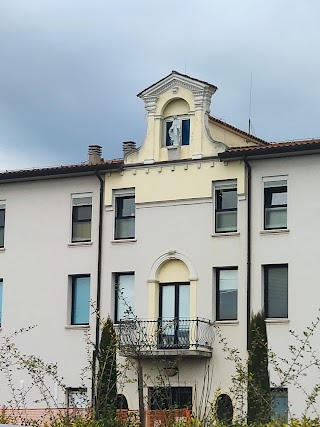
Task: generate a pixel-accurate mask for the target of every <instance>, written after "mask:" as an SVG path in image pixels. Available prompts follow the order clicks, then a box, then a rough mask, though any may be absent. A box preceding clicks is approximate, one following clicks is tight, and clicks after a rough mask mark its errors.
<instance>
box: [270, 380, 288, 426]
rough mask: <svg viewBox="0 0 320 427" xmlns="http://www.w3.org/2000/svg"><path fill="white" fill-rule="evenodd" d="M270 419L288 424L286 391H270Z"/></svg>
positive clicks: (277, 389)
mask: <svg viewBox="0 0 320 427" xmlns="http://www.w3.org/2000/svg"><path fill="white" fill-rule="evenodd" d="M271 419H273V420H279V421H281V422H285V423H287V422H288V390H287V389H286V388H274V389H271Z"/></svg>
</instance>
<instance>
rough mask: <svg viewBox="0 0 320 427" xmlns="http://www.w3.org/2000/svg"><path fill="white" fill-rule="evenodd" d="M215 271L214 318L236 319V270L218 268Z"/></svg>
mask: <svg viewBox="0 0 320 427" xmlns="http://www.w3.org/2000/svg"><path fill="white" fill-rule="evenodd" d="M216 271H217V278H216V284H217V290H216V310H217V312H216V320H237V318H238V270H237V268H228V269H227V268H219V269H217V270H216Z"/></svg>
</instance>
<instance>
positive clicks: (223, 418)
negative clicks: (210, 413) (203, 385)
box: [216, 394, 233, 426]
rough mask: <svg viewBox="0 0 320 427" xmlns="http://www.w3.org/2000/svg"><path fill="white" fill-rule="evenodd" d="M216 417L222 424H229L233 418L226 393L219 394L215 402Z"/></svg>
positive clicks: (231, 406)
mask: <svg viewBox="0 0 320 427" xmlns="http://www.w3.org/2000/svg"><path fill="white" fill-rule="evenodd" d="M216 412H217V418H218V421H219V422H220V423H223V425H227V426H229V425H231V424H232V419H233V405H232V400H231V399H230V397H229V396H228V395H227V394H221V395H220V396H219V397H218V399H217V403H216Z"/></svg>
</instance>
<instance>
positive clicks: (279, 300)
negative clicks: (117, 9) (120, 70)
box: [0, 71, 320, 416]
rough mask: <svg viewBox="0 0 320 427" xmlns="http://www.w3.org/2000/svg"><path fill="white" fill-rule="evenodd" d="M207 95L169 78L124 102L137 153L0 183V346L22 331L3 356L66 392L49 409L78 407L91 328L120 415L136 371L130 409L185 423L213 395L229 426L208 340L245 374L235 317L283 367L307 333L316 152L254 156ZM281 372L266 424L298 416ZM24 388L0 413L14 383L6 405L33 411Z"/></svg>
mask: <svg viewBox="0 0 320 427" xmlns="http://www.w3.org/2000/svg"><path fill="white" fill-rule="evenodd" d="M216 89H217V88H216V87H215V86H213V85H211V84H209V83H207V82H204V81H200V80H197V79H194V78H191V77H189V76H186V75H183V74H180V73H178V72H175V71H173V72H172V73H171V74H170V75H168V76H167V77H165V78H164V79H162V80H160V81H159V82H157V83H155V84H153V85H152V86H150V87H149V88H147V89H145V90H144V91H142V92H141V93H140V94H139V95H138V96H139V97H140V98H141V99H142V100H143V102H144V103H145V108H146V121H147V123H146V126H147V132H146V139H145V141H144V142H143V144H142V145H141V147H139V148H137V147H136V144H135V143H134V142H132V141H128V142H125V143H124V145H123V146H124V159H123V160H119V161H109V162H108V161H104V160H103V159H102V158H101V152H100V149H99V147H96V146H91V148H90V153H89V161H88V162H87V163H86V164H83V165H75V166H69V167H59V168H47V169H38V170H32V171H14V172H6V173H2V174H0V220H1V222H0V240H1V239H2V241H1V242H0V246H1V249H0V271H1V282H0V284H1V298H2V311H1V334H2V335H3V337H5V336H8V335H9V334H11V333H12V332H13V331H16V330H19V329H20V328H22V327H29V326H34V325H36V326H35V327H34V328H32V329H31V330H29V331H27V332H25V333H22V334H18V336H16V337H15V342H16V344H17V346H19V348H21V349H22V351H23V353H24V354H34V355H37V356H40V357H41V358H42V359H44V360H45V361H47V362H48V363H49V362H54V363H56V364H57V366H58V374H59V378H60V377H63V378H64V379H63V385H64V386H65V387H67V393H65V389H63V387H62V382H61V383H59V381H57V380H56V381H55V377H54V376H50V378H48V387H49V390H50V399H51V401H52V402H53V403H52V404H56V405H58V406H64V405H69V404H74V405H78V406H81V405H82V404H83V402H82V401H81V396H82V395H83V393H86V395H87V397H88V400H87V402H90V401H91V398H92V396H91V393H92V384H91V381H90V375H89V374H88V372H87V373H86V374H84V369H85V367H88V366H89V365H88V363H89V364H90V363H91V362H92V361H93V363H95V361H96V358H95V356H94V355H93V358H92V349H93V348H94V346H95V345H97V343H98V342H99V337H100V333H101V330H100V329H101V328H100V325H99V322H100V320H101V319H102V318H106V317H107V316H110V317H111V318H112V319H113V321H114V324H115V327H116V331H117V334H118V340H119V357H118V364H119V369H120V370H122V371H123V377H122V381H121V384H119V387H118V393H119V394H121V395H123V396H124V397H125V400H126V401H127V405H128V408H129V409H132V410H137V409H138V407H139V393H137V375H138V373H139V372H140V373H141V374H142V377H143V399H144V405H145V408H146V409H149V410H161V409H166V408H168V407H170V406H173V407H175V408H182V409H183V408H189V409H190V410H192V411H193V412H194V413H195V414H198V415H199V416H202V415H203V414H205V413H206V412H207V411H208V409H209V408H210V402H213V401H214V400H215V399H216V397H217V394H221V395H223V396H224V399H229V398H230V399H231V400H230V402H231V403H232V405H233V407H234V412H236V410H237V403H236V402H234V396H232V395H231V393H230V388H232V386H233V384H232V375H233V374H234V373H235V372H236V366H235V364H234V363H233V362H232V361H230V360H228V359H229V357H228V352H227V350H226V346H224V345H223V342H222V341H221V340H222V339H223V340H225V342H226V343H228V344H227V346H228V347H229V348H231V349H232V348H235V349H237V350H238V352H239V353H238V354H239V357H240V358H242V360H243V361H245V360H246V357H247V345H248V327H249V321H250V316H251V313H256V312H258V311H259V310H261V309H264V311H265V315H266V323H267V332H268V339H269V345H270V348H272V350H273V351H274V352H275V353H276V354H277V355H279V357H282V358H283V359H284V360H287V361H290V357H292V354H293V353H292V347H291V350H290V346H295V345H296V344H295V341H294V337H293V335H292V333H290V330H294V331H296V332H297V333H298V332H300V333H301V332H302V331H303V330H305V329H306V328H307V327H308V326H310V325H312V322H313V321H314V319H316V317H317V313H318V303H317V295H318V285H317V281H316V280H314V279H315V277H316V267H317V258H318V257H317V249H316V248H317V233H316V231H315V224H316V220H317V212H318V210H319V206H318V205H319V203H320V202H319V201H318V198H317V196H316V194H317V182H318V180H317V175H318V171H317V161H318V156H319V154H320V152H319V148H320V142H319V140H311V141H304V142H291V143H282V144H269V143H267V142H265V141H263V140H262V139H259V138H257V137H255V136H253V135H249V134H247V133H246V132H244V131H241V130H240V129H237V128H235V127H233V126H231V125H229V124H227V123H225V122H223V121H221V120H219V119H216V118H214V117H212V116H211V115H210V105H211V98H212V96H213V95H214V93H215V91H216ZM308 174H310V177H309V176H308ZM307 183H308V184H307ZM306 207H308V208H307V209H306ZM301 283H305V287H307V286H308V292H306V293H304V295H303V299H302V295H301ZM316 336H317V330H316V328H315V331H314V337H313V338H312V339H311V338H310V340H311V341H312V340H314V345H315V347H314V349H315V350H319V345H318V341H317V340H316V338H315V337H316ZM89 342H92V343H93V347H92V346H91V347H90V344H89ZM88 345H89V347H88ZM88 349H90V350H88ZM8 360H9V359H8ZM280 364H281V363H280ZM282 366H283V363H282V365H281V368H280V369H278V370H277V369H275V368H274V365H271V364H270V375H271V380H272V384H273V386H274V390H273V396H274V399H275V402H276V404H277V407H275V409H274V411H275V414H280V415H283V416H287V413H288V412H290V413H291V414H292V415H293V414H294V415H301V414H302V413H303V411H304V409H305V396H306V395H307V394H308V393H309V392H311V391H312V387H313V384H311V382H310V380H309V378H310V377H309V376H308V377H306V378H304V377H303V376H301V377H300V378H299V382H300V381H301V386H299V387H298V386H297V384H296V383H297V381H296V382H295V381H293V380H291V382H290V381H289V378H287V379H286V378H284V377H285V374H284V373H283V372H284V370H285V366H283V368H282ZM281 369H283V371H281ZM287 369H288V367H287ZM311 369H313V371H312V370H311V371H310V372H311V373H312V376H313V377H314V376H316V375H317V368H316V367H315V366H313V368H311ZM305 371H306V370H305ZM308 372H309V371H308ZM4 373H5V371H4ZM311 373H310V375H311ZM288 377H289V375H288ZM32 381H33V380H32V379H30V377H29V375H28V373H27V370H26V369H25V370H18V371H15V372H14V373H13V376H12V383H10V384H7V383H6V382H5V381H3V383H2V384H3V386H2V387H1V388H0V401H1V403H2V404H3V405H6V406H7V405H8V401H9V400H10V399H11V397H10V396H11V394H12V384H15V386H14V388H15V389H17V390H18V394H17V395H18V396H20V397H19V398H18V399H16V400H15V403H14V404H12V403H11V404H10V405H11V406H12V405H16V406H17V405H18V406H19V405H22V406H23V405H24V406H27V407H29V408H33V407H39V408H41V407H42V406H43V404H44V402H43V401H40V402H37V403H35V401H36V400H38V399H39V396H38V394H39V390H37V388H36V387H31V385H32ZM30 387H31V388H30ZM29 389H30V390H29ZM140 392H141V390H140ZM23 396H24V397H23ZM140 396H141V393H140ZM303 396H304V397H303ZM19 399H20V400H19ZM11 400H12V399H11ZM227 402H229V401H228V400H227ZM10 405H9V406H10ZM315 405H317V403H315ZM229 406H230V405H229ZM290 408H294V409H290Z"/></svg>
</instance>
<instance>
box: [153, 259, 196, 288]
mask: <svg viewBox="0 0 320 427" xmlns="http://www.w3.org/2000/svg"><path fill="white" fill-rule="evenodd" d="M189 278H190V274H189V271H188V267H187V266H186V265H185V264H184V263H183V262H182V261H180V260H171V261H167V262H166V263H165V264H164V265H163V266H162V267H161V269H160V271H159V273H158V277H157V279H158V281H159V282H160V283H172V282H189Z"/></svg>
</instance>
